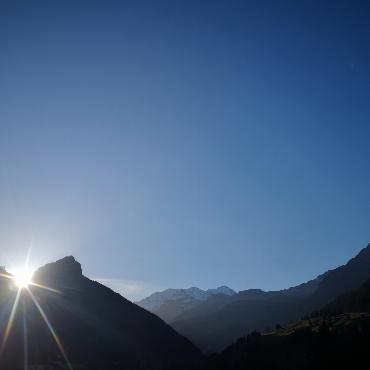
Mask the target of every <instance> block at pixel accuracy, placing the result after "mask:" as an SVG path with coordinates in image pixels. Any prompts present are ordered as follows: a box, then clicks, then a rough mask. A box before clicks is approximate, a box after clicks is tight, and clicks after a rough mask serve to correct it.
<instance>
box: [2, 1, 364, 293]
mask: <svg viewBox="0 0 370 370" xmlns="http://www.w3.org/2000/svg"><path fill="white" fill-rule="evenodd" d="M369 19H370V3H369V2H368V1H365V0H364V1H325V2H323V1H155V2H154V1H120V2H118V1H117V2H113V1H100V2H96V1H89V2H87V1H86V2H83V1H65V2H59V3H57V2H50V1H32V2H27V1H9V2H6V1H2V2H1V4H0V46H1V58H0V102H1V103H0V104H1V109H0V245H1V248H0V261H1V262H0V264H4V265H8V266H13V265H17V264H19V263H20V261H22V259H23V258H24V256H25V254H26V251H27V248H28V247H29V245H30V243H31V242H32V245H33V248H32V257H31V263H33V264H34V266H35V267H36V266H38V265H40V264H43V263H45V262H49V261H52V260H55V259H57V258H59V257H63V256H64V255H67V254H73V255H74V256H75V257H76V258H77V259H78V260H79V261H80V262H81V263H82V264H83V268H84V272H85V274H86V275H88V276H90V277H94V278H100V279H105V281H110V282H112V284H113V285H114V286H115V288H116V289H118V290H121V291H122V292H124V293H125V295H126V296H128V297H129V298H132V299H136V298H138V297H140V296H142V295H145V294H147V293H148V292H150V291H152V290H155V289H162V288H167V287H189V286H199V287H201V288H210V287H215V286H218V285H224V284H226V285H229V286H230V287H232V288H234V289H236V290H239V289H246V288H255V287H260V288H263V289H277V288H283V287H287V286H291V285H294V284H297V283H300V282H303V281H305V280H308V279H309V278H312V277H314V276H315V275H317V274H319V273H321V272H323V271H325V270H327V269H329V268H333V267H335V266H337V265H339V264H342V263H344V262H345V261H346V260H347V259H348V258H350V257H351V256H353V255H354V254H356V253H357V252H358V251H359V250H360V249H361V248H363V247H365V246H366V244H367V243H368V242H369V241H370V233H369V231H370V228H369V226H370V191H369V189H370V171H369V168H370V146H369V139H370V124H369V122H370V104H369V101H370V22H369Z"/></svg>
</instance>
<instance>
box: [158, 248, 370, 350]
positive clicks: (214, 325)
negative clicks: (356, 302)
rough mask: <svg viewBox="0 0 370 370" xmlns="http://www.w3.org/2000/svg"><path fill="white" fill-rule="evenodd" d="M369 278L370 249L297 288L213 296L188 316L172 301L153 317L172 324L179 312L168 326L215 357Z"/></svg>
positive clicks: (289, 320)
mask: <svg viewBox="0 0 370 370" xmlns="http://www.w3.org/2000/svg"><path fill="white" fill-rule="evenodd" d="M368 278H370V245H368V246H367V247H366V248H364V249H363V250H362V251H361V252H360V253H359V254H358V255H357V256H356V257H354V258H353V259H351V260H350V261H348V263H347V264H345V265H343V266H340V267H338V268H336V269H334V270H330V271H327V272H325V273H324V274H322V275H320V276H318V277H316V278H315V279H313V280H311V281H309V282H307V283H304V284H301V285H298V286H296V287H292V288H289V289H284V290H280V291H271V292H264V291H262V290H259V289H249V290H245V291H241V292H239V293H237V294H234V295H225V294H216V295H210V296H209V297H208V298H207V299H206V300H204V301H201V302H198V303H197V304H195V305H192V306H189V307H188V308H187V309H186V310H184V309H183V305H182V302H178V301H176V300H175V301H174V300H172V301H168V300H167V301H164V302H163V303H162V306H161V307H157V308H156V310H155V311H154V312H156V313H163V312H165V314H166V317H167V318H168V317H171V313H172V312H174V311H175V312H176V313H178V312H180V313H179V314H176V315H174V317H173V319H172V320H168V322H169V323H170V324H171V326H172V327H173V328H175V329H176V330H177V331H178V332H179V333H180V334H182V335H184V336H185V337H187V338H189V339H190V340H191V341H192V342H193V343H194V344H196V345H197V346H198V347H199V348H200V349H201V350H202V351H203V352H205V353H212V352H216V351H220V350H222V349H224V348H226V347H227V346H228V345H230V344H231V343H232V342H233V341H235V340H236V339H237V338H238V337H240V336H243V335H245V334H248V333H250V332H252V331H255V330H257V331H261V330H265V329H266V328H268V327H274V326H275V324H276V323H281V324H287V323H289V322H292V321H296V320H299V319H300V318H301V317H302V316H304V315H307V314H309V313H310V312H311V311H313V310H317V309H320V308H322V307H324V306H325V305H326V304H327V303H329V302H330V301H332V300H333V299H335V298H336V297H338V296H339V295H341V294H343V293H346V292H349V291H350V290H351V289H355V288H357V287H359V286H360V285H361V284H362V283H363V282H364V281H366V280H367V279H368ZM180 304H181V307H180V309H179V305H180Z"/></svg>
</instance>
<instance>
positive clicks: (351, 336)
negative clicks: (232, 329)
mask: <svg viewBox="0 0 370 370" xmlns="http://www.w3.org/2000/svg"><path fill="white" fill-rule="evenodd" d="M369 346H370V279H369V280H367V281H366V282H365V283H364V284H363V285H361V287H360V288H357V289H355V290H352V291H351V292H350V293H347V294H344V295H341V296H339V297H338V298H336V299H335V300H334V301H332V302H331V303H330V304H329V305H326V306H325V307H324V308H323V309H322V310H320V311H317V312H315V313H313V314H312V315H310V316H306V317H305V318H303V319H302V320H299V321H297V322H295V323H292V324H289V325H286V326H283V327H281V326H280V325H278V326H276V327H275V328H273V329H272V330H271V329H270V330H269V331H268V332H264V333H258V332H253V333H251V334H249V335H248V336H245V337H241V338H239V339H238V340H237V341H235V343H234V344H232V345H231V346H229V347H228V348H226V349H225V350H224V351H223V352H221V353H220V354H214V355H212V356H210V357H208V358H207V360H206V361H205V362H204V363H203V364H202V366H201V367H200V368H199V369H202V370H229V369H233V370H270V369H274V370H286V369H289V370H310V369H315V370H348V369H351V370H362V369H368V368H370V358H369ZM199 369H198V370H199Z"/></svg>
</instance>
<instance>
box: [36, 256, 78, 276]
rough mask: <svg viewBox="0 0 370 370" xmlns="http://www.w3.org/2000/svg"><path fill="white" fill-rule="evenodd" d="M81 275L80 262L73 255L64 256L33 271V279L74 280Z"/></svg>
mask: <svg viewBox="0 0 370 370" xmlns="http://www.w3.org/2000/svg"><path fill="white" fill-rule="evenodd" d="M80 277H82V268H81V264H80V263H79V262H77V261H76V260H75V258H74V257H73V256H68V257H64V258H62V259H60V260H58V261H56V262H53V263H48V264H47V265H45V266H43V267H40V268H39V269H38V270H37V271H36V272H35V273H34V280H35V281H44V280H59V279H60V280H63V281H66V280H75V279H77V278H80Z"/></svg>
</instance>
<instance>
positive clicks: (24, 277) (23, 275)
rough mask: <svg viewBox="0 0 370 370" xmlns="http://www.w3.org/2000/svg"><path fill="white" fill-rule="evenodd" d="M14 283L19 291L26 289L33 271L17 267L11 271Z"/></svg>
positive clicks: (30, 281)
mask: <svg viewBox="0 0 370 370" xmlns="http://www.w3.org/2000/svg"><path fill="white" fill-rule="evenodd" d="M11 274H12V275H13V277H14V283H15V285H16V286H17V287H18V288H19V289H23V288H27V287H28V286H29V285H30V284H31V283H32V275H33V271H32V270H31V269H29V268H27V267H18V268H14V269H12V270H11Z"/></svg>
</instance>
